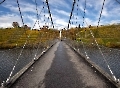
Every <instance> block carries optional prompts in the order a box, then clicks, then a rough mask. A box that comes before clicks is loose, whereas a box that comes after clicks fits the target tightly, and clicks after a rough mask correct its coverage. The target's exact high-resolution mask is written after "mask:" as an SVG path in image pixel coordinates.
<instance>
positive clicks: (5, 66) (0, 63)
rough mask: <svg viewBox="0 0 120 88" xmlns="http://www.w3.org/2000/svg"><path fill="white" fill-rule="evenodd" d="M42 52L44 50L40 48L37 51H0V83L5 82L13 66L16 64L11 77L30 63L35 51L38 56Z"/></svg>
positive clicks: (16, 49) (18, 49)
mask: <svg viewBox="0 0 120 88" xmlns="http://www.w3.org/2000/svg"><path fill="white" fill-rule="evenodd" d="M43 50H44V48H40V49H38V50H37V49H23V51H22V49H20V48H15V49H9V50H0V83H1V82H2V81H6V79H7V78H8V77H9V75H10V72H11V71H12V69H13V66H14V65H15V64H16V63H17V64H16V65H15V70H14V71H13V74H12V76H13V75H14V74H16V73H17V72H18V71H20V69H22V68H23V67H24V66H25V65H27V64H28V63H29V62H30V61H32V60H33V59H34V57H35V54H36V52H37V51H38V52H39V53H37V55H38V54H40V53H41V52H42V51H43ZM21 51H22V53H21ZM20 53H21V55H20ZM17 59H18V61H17Z"/></svg>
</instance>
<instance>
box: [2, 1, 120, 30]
mask: <svg viewBox="0 0 120 88" xmlns="http://www.w3.org/2000/svg"><path fill="white" fill-rule="evenodd" d="M1 1H2V0H0V2H1ZM18 1H19V5H20V9H21V13H22V17H23V22H24V24H26V25H28V26H29V27H31V28H38V29H39V25H40V27H42V26H44V25H48V26H49V27H52V24H51V21H50V19H48V17H49V13H48V8H47V5H46V3H44V4H43V2H45V0H36V2H37V11H36V4H35V0H18ZM103 1H104V0H86V8H85V0H76V3H75V6H74V10H73V15H72V17H71V25H70V27H76V26H78V25H79V24H80V25H81V26H82V25H83V26H88V25H92V26H97V25H98V21H99V17H100V12H101V9H102V5H103ZM117 1H120V0H117ZM117 1H116V0H105V4H104V8H103V11H102V15H101V19H100V25H108V24H114V23H120V4H119V3H118V2H117ZM48 3H49V7H50V12H51V14H52V19H53V23H54V26H55V28H56V29H62V28H67V25H68V22H69V18H70V13H71V10H72V5H73V0H48ZM43 6H44V8H43ZM77 8H78V10H77ZM84 9H85V10H84ZM37 12H38V14H39V19H38V18H37ZM84 12H85V19H84V24H83V16H84ZM36 21H37V23H36V24H35V22H36ZM38 21H39V25H38ZM12 22H18V23H19V25H20V26H22V25H23V23H22V20H21V17H20V12H19V8H18V5H17V0H6V1H5V2H4V3H2V4H0V28H7V27H12ZM34 24H35V26H34Z"/></svg>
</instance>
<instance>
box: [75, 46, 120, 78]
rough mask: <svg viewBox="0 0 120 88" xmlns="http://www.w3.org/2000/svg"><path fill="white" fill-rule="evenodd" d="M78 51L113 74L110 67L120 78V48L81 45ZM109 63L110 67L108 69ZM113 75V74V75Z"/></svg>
mask: <svg viewBox="0 0 120 88" xmlns="http://www.w3.org/2000/svg"><path fill="white" fill-rule="evenodd" d="M77 49H78V51H79V52H80V53H82V54H83V55H84V56H86V54H87V56H88V57H89V59H90V60H91V61H92V62H94V63H95V64H96V65H98V66H99V67H100V68H101V69H102V70H104V71H105V72H107V73H108V74H109V75H111V72H110V69H111V70H112V72H113V74H114V75H115V77H116V78H117V79H120V49H114V48H107V47H100V49H98V48H97V47H88V46H84V48H83V46H79V47H78V48H77ZM85 52H86V54H85ZM108 65H109V67H110V69H108ZM111 76H112V75H111Z"/></svg>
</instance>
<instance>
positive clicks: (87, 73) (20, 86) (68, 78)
mask: <svg viewBox="0 0 120 88" xmlns="http://www.w3.org/2000/svg"><path fill="white" fill-rule="evenodd" d="M11 88H116V87H115V86H114V85H113V84H112V83H110V82H109V81H108V80H107V79H105V78H104V77H103V76H102V75H100V74H99V73H98V72H96V71H95V69H93V68H91V67H90V66H89V64H87V62H86V61H85V60H84V59H83V58H82V57H80V56H78V55H77V54H76V53H75V52H74V51H72V50H71V49H70V48H69V46H68V45H66V44H65V43H64V42H58V43H56V44H55V45H54V46H53V47H52V48H51V49H50V50H49V51H48V52H46V54H45V55H43V56H42V57H41V58H40V59H39V60H38V61H37V62H36V63H35V64H33V65H32V66H31V67H30V68H29V69H28V70H27V71H26V72H25V73H24V74H23V75H22V76H21V77H20V78H19V79H18V80H17V81H16V82H15V83H14V84H13V85H12V86H11Z"/></svg>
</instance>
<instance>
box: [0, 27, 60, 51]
mask: <svg viewBox="0 0 120 88" xmlns="http://www.w3.org/2000/svg"><path fill="white" fill-rule="evenodd" d="M50 35H52V36H50ZM28 36H30V37H29V38H28ZM58 36H59V32H58V31H56V30H53V29H49V30H48V29H46V30H44V29H42V30H40V31H38V30H28V29H27V30H24V29H23V28H8V29H0V48H2V49H5V48H14V47H22V46H23V45H24V44H25V42H26V41H27V44H26V46H27V47H28V46H29V47H30V46H35V45H37V44H38V43H39V42H41V43H45V42H47V41H48V40H53V39H54V38H57V37H58Z"/></svg>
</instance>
